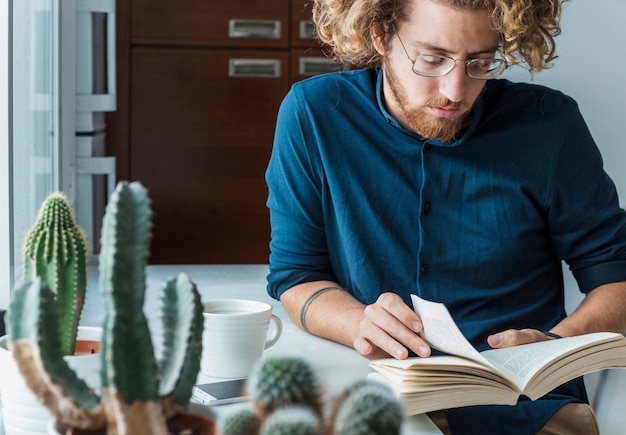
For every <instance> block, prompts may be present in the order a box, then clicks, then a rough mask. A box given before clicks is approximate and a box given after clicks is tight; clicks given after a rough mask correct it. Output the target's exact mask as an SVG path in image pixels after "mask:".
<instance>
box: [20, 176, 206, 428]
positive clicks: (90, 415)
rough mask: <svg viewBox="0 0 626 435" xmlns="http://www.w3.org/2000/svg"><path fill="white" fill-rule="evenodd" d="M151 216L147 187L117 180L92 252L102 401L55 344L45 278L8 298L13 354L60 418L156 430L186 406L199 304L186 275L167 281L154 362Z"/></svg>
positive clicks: (194, 367)
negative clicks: (148, 313)
mask: <svg viewBox="0 0 626 435" xmlns="http://www.w3.org/2000/svg"><path fill="white" fill-rule="evenodd" d="M151 216H152V213H151V210H150V202H149V199H148V196H147V193H146V190H145V188H144V187H143V186H142V185H141V184H139V183H137V182H135V183H127V182H122V183H119V184H118V186H117V188H116V189H115V191H114V192H113V194H112V195H111V198H110V200H109V203H108V204H107V208H106V213H105V216H104V220H103V228H102V248H101V251H100V256H99V263H100V264H99V267H100V272H99V275H100V282H99V285H100V293H101V295H102V298H103V301H104V304H103V305H104V310H105V318H104V324H103V337H102V342H101V361H102V371H101V384H102V389H101V397H98V396H97V395H96V394H95V393H94V392H93V391H91V390H89V388H88V387H87V385H86V384H85V383H84V382H82V381H81V380H80V379H78V378H77V377H76V374H75V373H74V372H73V371H72V370H71V369H70V368H69V366H67V363H66V362H65V360H64V359H63V358H62V355H61V354H60V352H58V351H56V350H55V346H56V343H58V337H57V338H55V337H56V336H57V335H56V334H54V327H55V325H56V323H55V322H58V310H57V309H56V306H55V305H54V304H51V303H50V299H51V295H52V293H51V291H50V289H49V288H48V286H47V285H46V283H45V282H44V283H42V282H41V281H40V280H38V279H35V280H34V281H33V282H32V283H25V284H24V285H23V286H21V287H19V288H17V289H16V290H15V292H14V294H13V300H12V302H11V307H10V310H9V326H10V334H11V339H12V343H13V352H14V356H15V359H16V360H17V363H18V366H19V368H20V371H21V373H22V375H23V376H24V379H25V380H26V383H27V384H28V386H29V387H30V388H31V389H32V390H33V391H34V392H35V393H36V394H37V396H38V397H40V398H41V400H42V401H43V402H44V404H45V405H46V406H47V407H48V409H49V410H50V412H51V413H52V415H53V416H54V417H55V418H56V419H57V421H58V422H60V423H64V424H67V425H69V426H72V427H78V428H82V429H99V428H103V427H105V426H106V430H107V433H108V434H110V435H113V434H116V435H124V434H142V433H144V434H151V435H152V434H154V435H160V434H163V435H164V434H167V427H166V419H167V418H169V417H172V416H174V415H175V414H177V413H179V412H180V411H182V410H183V409H184V407H185V406H186V405H187V403H188V402H189V398H190V397H191V390H192V387H193V385H194V383H195V380H196V378H197V375H198V372H199V370H200V355H201V353H202V330H203V326H204V319H203V316H202V304H201V301H200V295H199V293H198V290H197V288H196V286H195V284H194V283H193V282H191V280H190V279H189V278H188V277H187V276H186V275H184V274H181V275H179V276H178V277H177V278H174V279H172V280H171V281H169V282H168V283H167V284H166V286H165V290H164V293H163V298H162V307H161V308H162V314H161V317H162V319H163V337H164V338H163V359H162V360H161V361H157V360H156V357H155V355H154V347H153V344H152V337H151V333H150V330H149V328H148V322H147V319H146V317H145V314H144V311H143V303H144V296H145V266H146V263H147V258H148V246H149V241H150V222H151ZM55 340H57V341H55Z"/></svg>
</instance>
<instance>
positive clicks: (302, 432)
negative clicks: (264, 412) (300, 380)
mask: <svg viewBox="0 0 626 435" xmlns="http://www.w3.org/2000/svg"><path fill="white" fill-rule="evenodd" d="M322 434H323V431H322V424H321V423H320V420H319V417H318V416H317V415H316V414H315V412H313V410H312V409H310V408H307V407H305V406H287V407H284V408H280V409H277V410H276V411H274V412H273V413H272V414H270V415H269V416H268V417H267V419H266V420H265V422H264V423H263V426H261V432H260V435H322Z"/></svg>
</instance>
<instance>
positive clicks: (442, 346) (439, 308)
mask: <svg viewBox="0 0 626 435" xmlns="http://www.w3.org/2000/svg"><path fill="white" fill-rule="evenodd" d="M411 300H412V302H413V309H414V310H415V312H416V313H417V315H418V316H419V317H420V318H421V319H422V324H423V325H424V329H423V331H422V332H421V333H420V336H421V337H422V338H423V339H424V340H425V341H426V342H427V343H428V344H429V345H430V346H431V347H433V348H435V349H437V350H440V351H441V352H445V353H447V354H450V355H457V356H460V357H463V358H467V359H470V360H472V361H477V362H479V363H481V364H484V365H486V366H489V367H495V366H494V365H493V364H492V363H491V362H490V361H489V360H487V359H486V358H485V357H483V356H482V355H481V354H480V352H478V351H477V350H476V349H475V348H474V346H472V344H471V343H470V342H469V341H467V339H466V338H465V336H464V335H463V333H462V332H461V331H460V330H459V328H458V326H456V323H455V322H454V319H452V316H451V315H450V312H449V311H448V309H447V308H446V306H445V305H444V304H442V303H439V302H431V301H427V300H426V299H422V298H420V297H419V296H416V295H411Z"/></svg>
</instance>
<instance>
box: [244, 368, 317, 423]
mask: <svg viewBox="0 0 626 435" xmlns="http://www.w3.org/2000/svg"><path fill="white" fill-rule="evenodd" d="M249 389H250V395H251V397H252V400H253V401H254V404H255V406H256V408H257V411H258V412H259V414H260V415H261V417H262V418H263V417H264V416H266V415H268V414H270V413H272V412H273V411H274V410H276V409H277V408H280V407H284V406H288V405H302V406H308V407H309V408H311V409H312V410H313V412H314V413H315V414H316V415H318V416H320V417H321V416H322V405H321V400H320V388H319V385H318V381H317V377H316V376H315V373H314V372H313V370H312V369H311V367H310V366H309V364H307V363H306V362H305V361H304V360H302V359H301V358H297V357H274V358H267V359H266V360H264V361H262V363H260V364H257V366H256V367H255V368H254V370H253V372H252V375H251V376H250V381H249Z"/></svg>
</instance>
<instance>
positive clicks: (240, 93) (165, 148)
mask: <svg viewBox="0 0 626 435" xmlns="http://www.w3.org/2000/svg"><path fill="white" fill-rule="evenodd" d="M132 58H133V65H132V68H131V71H132V73H131V83H132V86H131V104H130V107H131V119H132V120H133V125H132V129H131V143H132V149H131V155H130V166H131V177H132V178H133V179H139V180H141V181H142V182H143V183H144V184H145V185H146V186H147V188H148V190H149V191H150V196H151V198H152V201H153V208H154V230H153V234H154V236H153V243H152V248H151V257H150V261H151V262H152V263H181V262H190V263H215V262H222V263H229V262H230V263H236V262H246V263H265V262H267V261H268V258H267V255H268V243H269V215H268V211H267V208H266V206H265V201H266V199H267V189H266V185H265V180H264V174H265V169H266V167H267V163H268V160H269V156H270V153H271V148H272V141H273V136H274V127H275V122H276V114H277V112H278V107H279V105H280V102H281V101H282V98H283V97H284V95H285V94H286V93H287V90H288V86H289V78H288V77H287V70H288V66H287V62H288V54H287V51H286V50H284V51H281V50H232V49H231V50H219V49H193V48H191V49H190V48H158V49H157V48H146V47H139V48H135V49H133V50H132ZM233 59H239V60H242V59H244V60H250V61H252V60H254V61H258V62H260V63H261V64H263V62H270V63H273V62H278V64H279V65H280V74H278V75H277V76H274V75H269V76H263V75H261V76H256V75H251V76H245V75H244V76H241V77H238V76H235V77H233V76H232V74H231V73H230V66H231V63H232V60H233Z"/></svg>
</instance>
